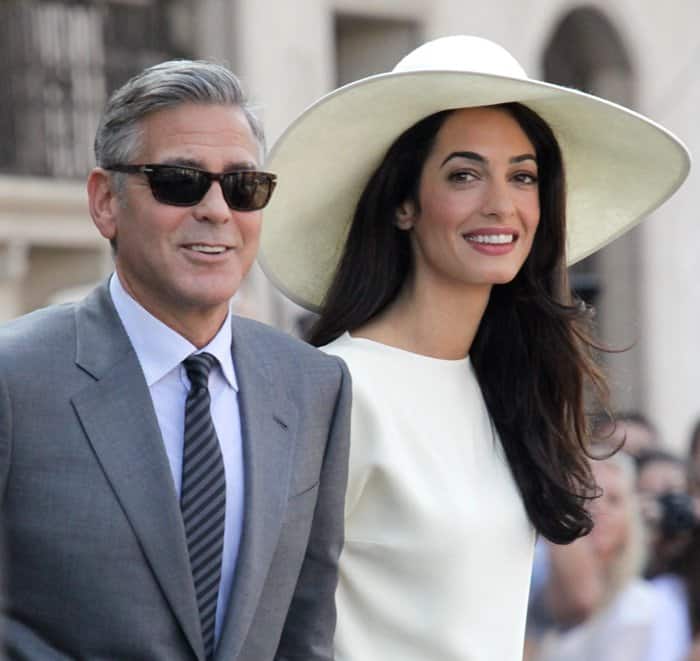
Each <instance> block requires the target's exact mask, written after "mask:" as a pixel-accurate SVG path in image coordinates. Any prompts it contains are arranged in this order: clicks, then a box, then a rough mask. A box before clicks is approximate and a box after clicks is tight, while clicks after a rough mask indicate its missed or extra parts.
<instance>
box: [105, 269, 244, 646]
mask: <svg viewBox="0 0 700 661" xmlns="http://www.w3.org/2000/svg"><path fill="white" fill-rule="evenodd" d="M109 293H110V295H111V297H112V301H113V302H114V307H115V308H116V310H117V314H118V315H119V318H120V319H121V322H122V324H123V325H124V329H125V330H126V334H127V335H128V336H129V340H130V341H131V344H132V346H133V347H134V350H135V351H136V355H137V357H138V359H139V362H140V364H141V368H142V369H143V374H144V377H145V379H146V384H147V385H148V388H149V391H150V393H151V398H152V400H153V407H154V409H155V412H156V417H157V418H158V425H159V426H160V432H161V435H162V437H163V444H164V445H165V451H166V453H167V455H168V461H169V462H170V470H171V472H172V476H173V483H174V485H175V491H176V492H177V495H178V498H179V496H180V487H181V483H182V453H183V444H184V429H185V400H186V399H187V393H188V392H189V389H190V382H189V379H188V378H187V372H186V371H185V368H184V366H183V365H182V361H183V360H185V358H187V357H188V356H190V355H192V354H194V353H200V350H198V349H197V347H195V346H194V345H193V344H192V343H191V342H190V341H189V340H186V339H185V338H184V337H182V335H180V334H179V333H176V332H175V331H174V330H173V329H172V328H170V327H169V326H166V325H165V324H164V323H163V322H161V321H159V320H158V319H156V318H155V317H154V316H153V315H152V314H150V313H149V312H148V311H146V310H145V309H144V308H143V307H142V306H141V305H140V304H139V303H137V302H136V301H135V300H134V299H133V298H132V297H131V296H130V295H129V294H128V293H127V292H126V291H125V289H124V287H123V286H122V284H121V282H120V280H119V277H117V275H116V273H115V274H113V275H112V278H111V279H110V283H109ZM201 351H202V352H204V351H206V352H207V353H210V354H212V355H213V356H215V357H216V358H217V360H218V361H219V366H220V367H219V368H215V369H213V370H212V372H211V374H210V375H209V392H210V394H211V415H212V419H213V421H214V427H215V428H216V433H217V436H218V437H219V443H220V445H221V452H222V454H223V459H224V469H225V471H226V524H225V530H224V550H223V558H222V563H221V582H220V584H219V600H218V603H217V610H216V639H217V641H218V639H219V636H220V633H221V627H222V624H223V617H224V614H225V610H226V607H227V605H228V599H229V594H230V592H231V583H232V580H233V574H234V570H235V567H236V560H237V557H238V548H239V544H240V539H241V531H242V525H243V493H244V491H243V486H244V485H243V479H244V475H243V447H242V437H241V419H240V412H239V409H238V396H237V393H238V383H237V381H236V372H235V369H234V365H233V358H232V356H231V315H230V313H229V315H228V316H227V317H226V320H225V321H224V323H223V325H222V326H221V329H220V330H219V332H218V333H217V334H216V336H215V337H214V338H213V339H212V341H211V342H210V343H209V344H208V345H207V346H205V347H204V348H203V349H201Z"/></svg>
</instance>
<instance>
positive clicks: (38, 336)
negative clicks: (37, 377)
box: [0, 303, 75, 356]
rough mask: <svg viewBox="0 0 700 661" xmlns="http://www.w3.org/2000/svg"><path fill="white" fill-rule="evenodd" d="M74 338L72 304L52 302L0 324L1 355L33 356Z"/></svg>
mask: <svg viewBox="0 0 700 661" xmlns="http://www.w3.org/2000/svg"><path fill="white" fill-rule="evenodd" d="M74 337H75V304H73V303H63V304H61V305H52V306H49V307H46V308H42V309H40V310H35V311H34V312H30V313H29V314H25V315H23V316H21V317H17V318H16V319H13V320H12V321H9V322H6V323H4V324H2V325H0V356H11V355H18V354H23V353H26V352H29V353H31V354H32V355H33V356H36V354H37V352H40V351H41V350H42V349H44V348H47V349H50V348H55V347H56V346H57V345H59V344H60V343H61V341H62V340H64V341H65V340H69V339H71V338H74Z"/></svg>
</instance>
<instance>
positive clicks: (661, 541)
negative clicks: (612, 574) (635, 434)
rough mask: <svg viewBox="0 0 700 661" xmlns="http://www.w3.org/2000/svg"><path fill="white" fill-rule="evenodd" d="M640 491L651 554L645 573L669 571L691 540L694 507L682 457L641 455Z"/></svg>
mask: <svg viewBox="0 0 700 661" xmlns="http://www.w3.org/2000/svg"><path fill="white" fill-rule="evenodd" d="M637 492H638V494H639V498H640V501H641V508H642V514H643V517H644V522H645V524H646V526H647V538H648V544H649V557H648V561H647V567H646V570H645V572H644V573H645V575H646V576H647V577H650V578H651V577H653V576H656V575H657V574H660V573H663V572H665V571H667V570H668V565H669V562H670V561H671V559H672V558H674V557H676V556H677V555H678V553H679V552H680V551H681V550H682V549H683V547H685V545H686V544H687V543H688V535H689V533H690V530H691V529H692V527H693V519H694V507H693V501H692V499H691V497H690V495H689V494H688V471H687V468H686V464H685V462H684V461H683V460H682V459H679V458H678V457H677V456H675V455H673V454H671V453H670V452H667V451H666V450H648V451H646V452H643V453H641V454H640V455H639V456H638V457H637Z"/></svg>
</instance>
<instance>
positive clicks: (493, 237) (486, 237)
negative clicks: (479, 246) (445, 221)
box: [467, 234, 515, 244]
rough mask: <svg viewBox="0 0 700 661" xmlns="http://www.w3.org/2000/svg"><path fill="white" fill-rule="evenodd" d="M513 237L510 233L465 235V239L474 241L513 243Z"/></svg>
mask: <svg viewBox="0 0 700 661" xmlns="http://www.w3.org/2000/svg"><path fill="white" fill-rule="evenodd" d="M514 239H515V237H514V236H513V235H512V234H472V235H470V236H467V241H473V242H474V243H493V244H501V243H513V240H514Z"/></svg>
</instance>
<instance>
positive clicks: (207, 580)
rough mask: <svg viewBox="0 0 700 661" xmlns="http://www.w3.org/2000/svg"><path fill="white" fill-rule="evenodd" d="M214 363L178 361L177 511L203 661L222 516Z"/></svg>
mask: <svg viewBox="0 0 700 661" xmlns="http://www.w3.org/2000/svg"><path fill="white" fill-rule="evenodd" d="M217 364H218V363H217V360H216V358H215V357H214V356H212V355H211V354H208V353H199V354H195V355H193V356H190V357H189V358H187V359H186V360H184V361H183V365H184V366H185V369H186V370H187V376H188V378H189V380H190V384H191V388H190V392H189V394H188V396H187V401H186V403H185V443H184V450H183V458H182V489H181V492H180V509H181V510H182V518H183V521H184V524H185V535H186V537H187V548H188V551H189V556H190V566H191V568H192V578H193V580H194V589H195V593H196V595H197V604H198V606H199V618H200V623H201V626H202V639H203V641H204V651H205V653H206V658H207V659H210V658H211V657H212V656H213V653H214V626H215V623H216V602H217V599H218V596H219V582H220V581H221V555H222V550H223V546H224V520H225V515H226V474H225V472H224V461H223V457H222V455H221V448H220V447H219V439H218V437H217V435H216V429H215V428H214V423H213V421H212V418H211V411H210V403H211V398H210V396H209V372H210V371H211V369H212V367H214V366H215V365H217Z"/></svg>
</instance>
